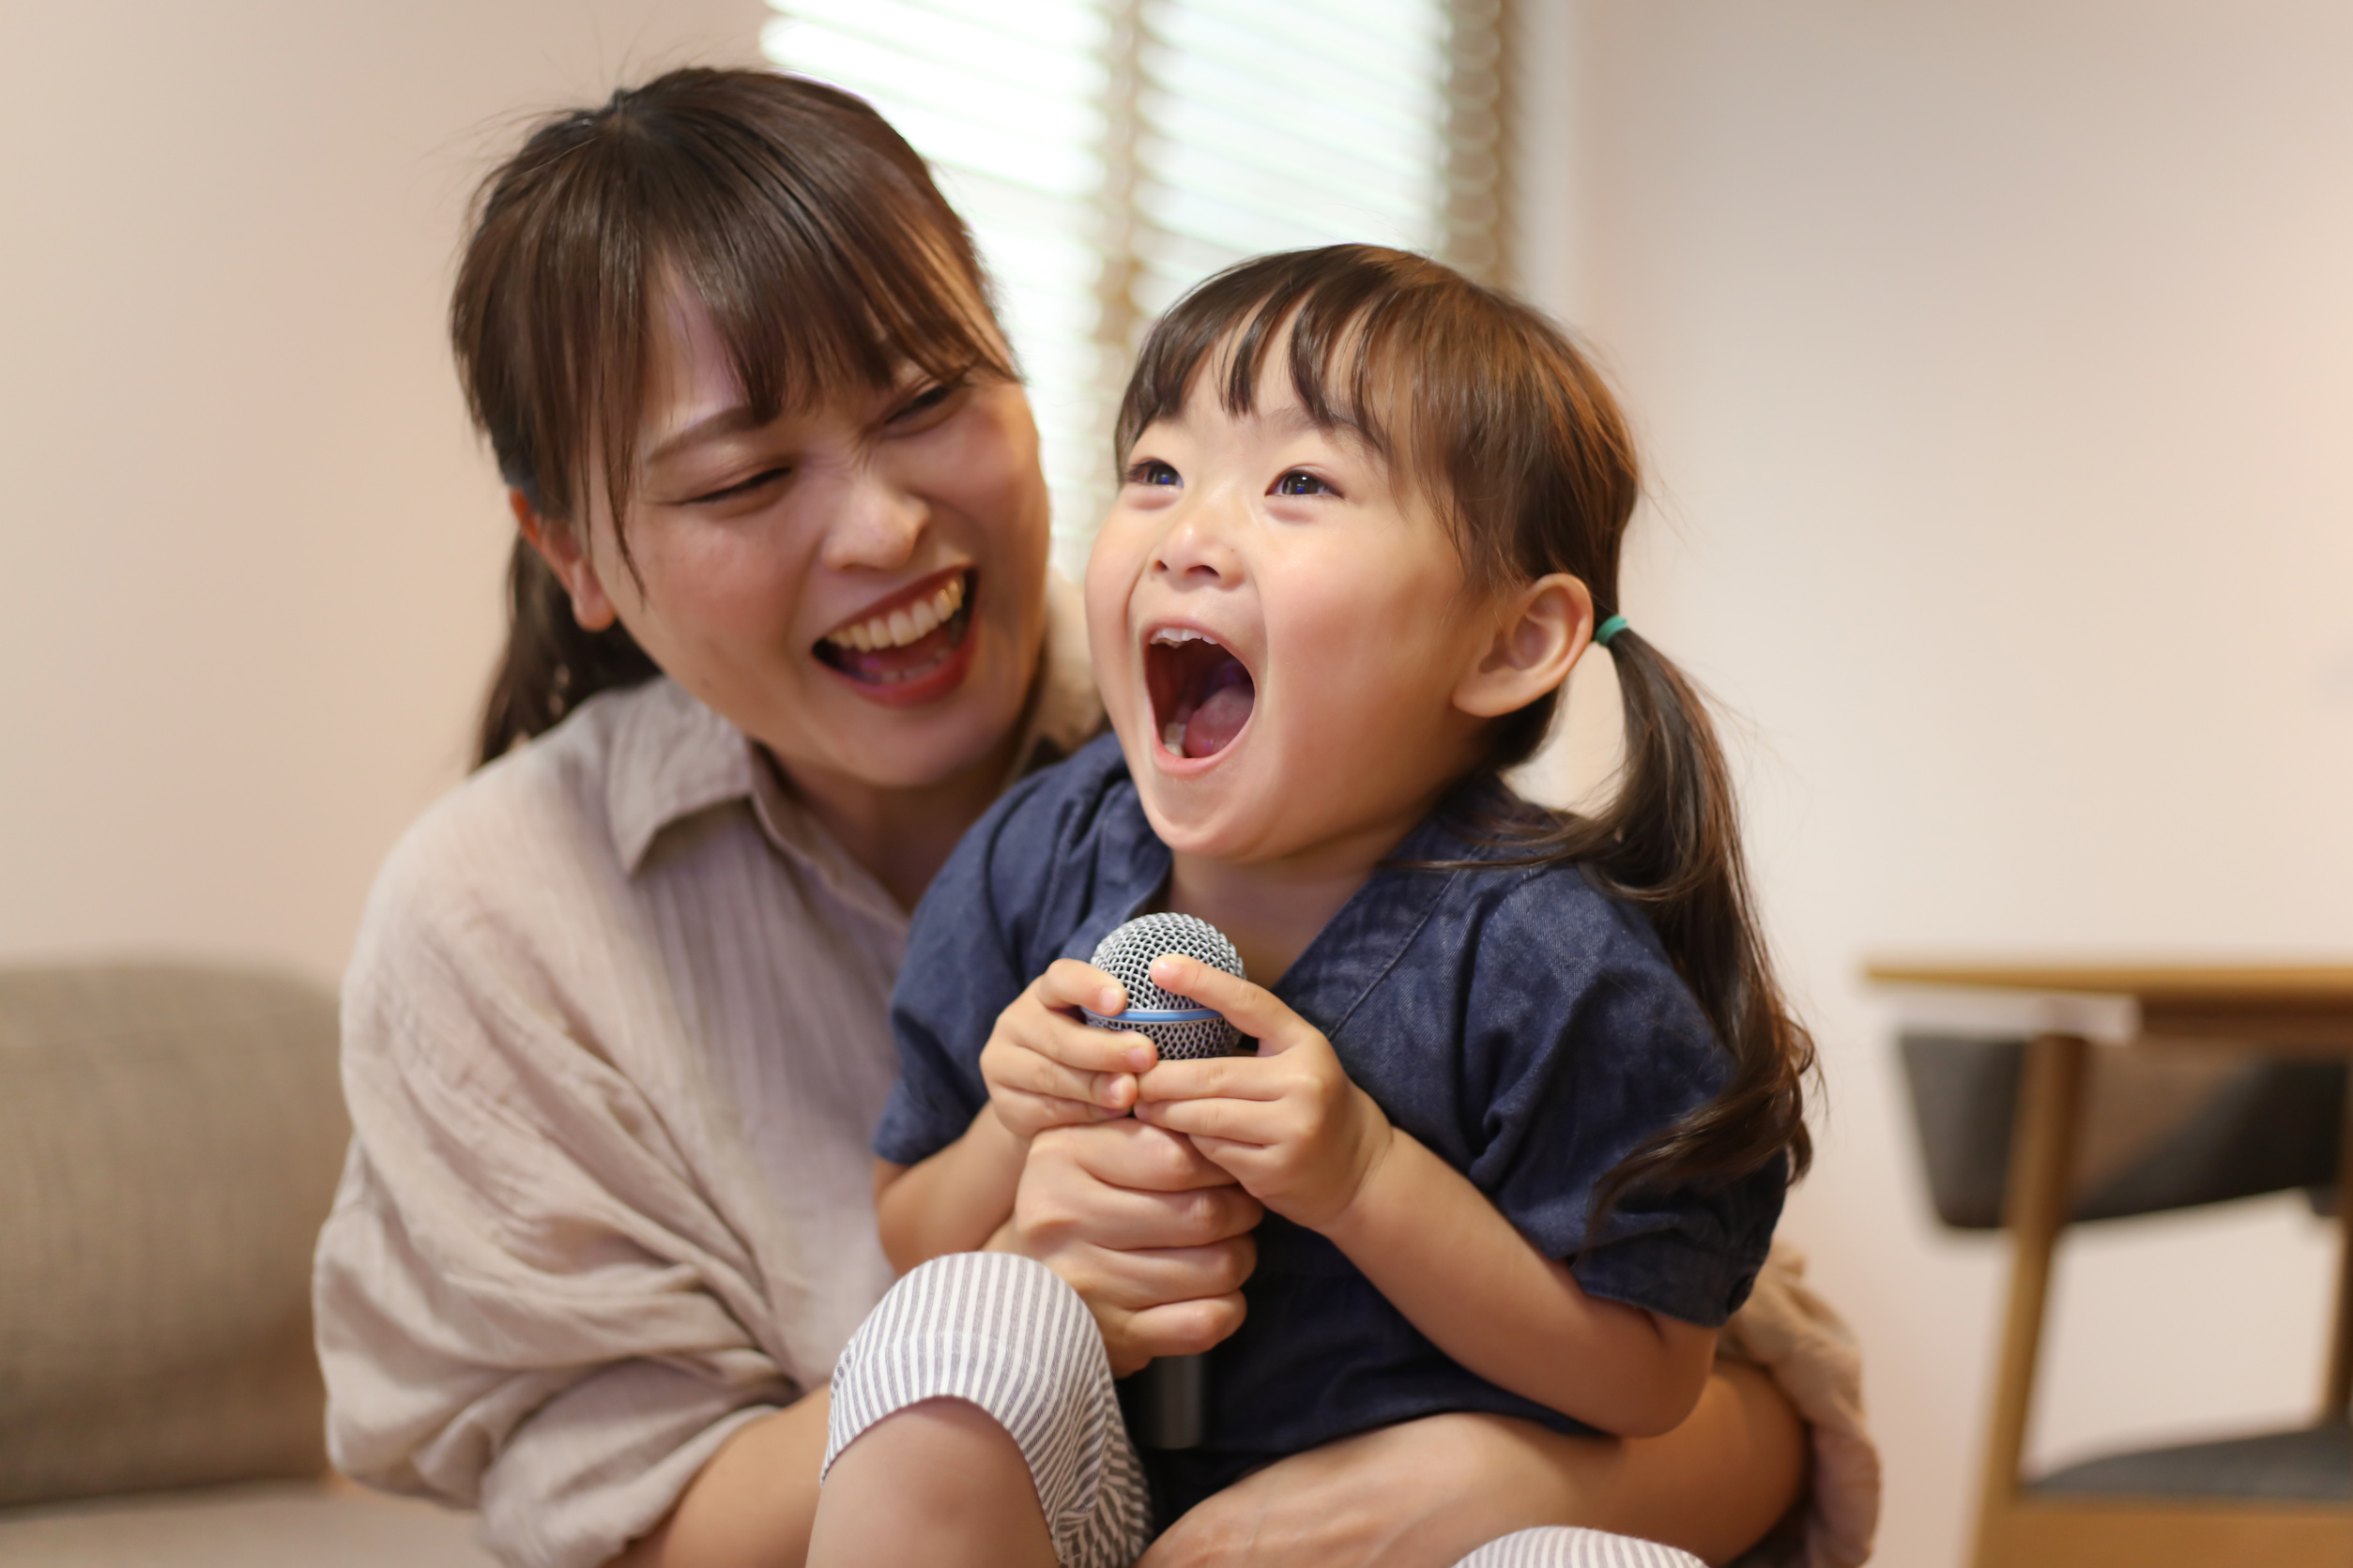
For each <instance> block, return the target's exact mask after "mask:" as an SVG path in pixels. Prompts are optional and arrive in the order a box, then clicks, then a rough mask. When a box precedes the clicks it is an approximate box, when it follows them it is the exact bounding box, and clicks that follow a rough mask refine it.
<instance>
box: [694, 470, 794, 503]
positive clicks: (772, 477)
mask: <svg viewBox="0 0 2353 1568" xmlns="http://www.w3.org/2000/svg"><path fill="white" fill-rule="evenodd" d="M791 473H792V470H791V469H790V468H789V467H787V466H784V465H782V464H779V465H777V466H775V467H772V468H763V469H761V470H760V471H759V472H758V473H756V474H754V475H753V476H751V478H749V479H745V480H737V481H736V482H735V483H733V484H729V485H722V486H721V487H720V488H719V489H717V490H712V491H707V492H705V493H704V494H703V495H692V496H689V497H688V498H687V503H686V504H687V505H688V506H693V507H705V506H716V505H718V504H720V503H721V502H725V501H739V500H741V499H742V498H743V497H745V496H747V495H755V494H756V493H757V492H759V491H761V490H764V489H766V488H767V487H768V486H770V485H772V484H774V483H776V482H777V481H778V480H783V479H786V478H787V477H789V476H790V475H791Z"/></svg>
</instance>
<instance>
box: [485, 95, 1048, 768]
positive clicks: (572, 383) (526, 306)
mask: <svg viewBox="0 0 2353 1568" xmlns="http://www.w3.org/2000/svg"><path fill="white" fill-rule="evenodd" d="M673 287H676V288H681V289H684V290H687V291H689V292H691V293H692V294H693V295H694V296H695V297H696V298H698V299H699V300H700V301H701V302H702V304H703V306H704V308H705V309H706V310H708V311H709V312H710V320H711V323H712V325H713V327H715V328H716V329H717V332H718V336H719V339H720V341H721V342H722V343H724V344H726V352H727V357H728V359H729V362H730V363H731V364H732V366H733V368H734V371H735V374H736V377H737V380H738V383H739V385H740V386H741V388H742V389H743V394H744V397H745V400H746V401H747V403H749V405H750V409H751V412H752V414H753V416H754V417H755V418H756V419H760V420H762V421H765V420H768V419H774V418H775V417H776V416H777V415H778V414H779V413H781V412H782V411H783V410H784V409H785V408H786V407H787V405H788V404H791V405H801V404H805V403H808V402H811V401H813V400H816V399H817V398H821V397H824V396H827V395H829V394H831V393H833V391H835V390H838V389H843V388H850V387H863V388H874V389H880V388H887V387H889V386H890V385H892V384H893V381H894V378H895V377H896V376H897V375H898V374H899V373H901V371H902V369H903V367H905V366H907V365H909V364H912V365H914V366H915V367H916V368H918V369H919V370H920V371H922V372H923V373H924V374H925V375H928V376H932V377H935V378H937V379H940V380H943V381H945V380H953V379H955V378H956V377H959V376H965V375H971V374H983V375H989V376H1001V377H1006V378H1010V377H1012V376H1013V374H1014V367H1013V364H1012V362H1011V359H1010V358H1009V357H1008V355H1007V353H1006V350H1005V347H1004V340H1003V338H1002V336H1001V334H1000V333H999V332H998V330H997V327H996V324H995V321H994V319H993V317H992V316H991V313H990V310H989V303H988V289H987V284H986V279H985V278H984V277H983V274H982V272H981V266H980V262H979V260H978V258H977V257H976V256H975V255H974V253H973V250H972V241H971V238H970V236H969V235H968V234H967V233H966V232H965V228H964V224H963V222H962V221H960V220H959V219H958V218H957V217H956V215H955V211H954V209H952V208H951V207H950V206H948V204H947V203H946V201H944V200H943V199H942V198H941V197H940V192H939V190H938V189H937V188H936V187H934V186H933V184H932V182H931V176H930V175H929V174H927V173H926V172H925V171H924V162H923V160H922V159H920V158H918V157H917V156H916V155H915V152H914V150H913V149H912V148H910V147H909V145H907V144H906V142H904V141H903V140H901V139H900V137H899V135H898V133H897V132H896V131H894V130H893V129H891V128H890V126H889V125H888V124H886V123H885V122H884V121H883V119H882V117H881V116H880V115H879V114H876V113H875V112H874V111H873V109H871V108H869V107H868V106H867V105H866V104H865V103H864V102H863V101H862V100H860V99H855V98H852V97H850V96H849V95H848V93H844V92H841V91H839V90H838V89H835V88H833V87H828V86H825V85H823V84H819V83H816V82H811V81H807V80H805V79H803V78H800V77H792V76H781V75H777V74H775V73H774V72H771V71H761V70H709V69H690V70H676V71H672V72H670V73H669V74H667V75H665V76H661V77H657V78H656V79H655V80H653V81H651V82H649V83H647V84H645V85H644V86H642V87H634V88H625V89H623V90H622V91H620V92H617V93H615V94H614V95H613V97H612V99H611V101H610V102H608V103H606V104H605V105H604V107H603V108H601V109H580V110H574V111H571V112H569V113H565V114H557V115H554V116H552V117H550V118H548V119H546V120H544V121H542V122H541V124H540V125H539V126H538V127H537V128H536V129H534V130H533V131H532V132H531V134H530V136H529V138H528V139H527V140H526V141H525V143H524V145H523V147H522V149H521V150H520V151H518V152H517V153H516V154H515V155H514V156H513V157H512V158H511V159H509V160H507V161H506V162H505V163H503V164H502V165H500V166H499V167H498V168H497V169H496V170H494V171H493V172H492V173H491V175H490V176H489V177H488V178H487V179H485V180H484V181H483V182H482V186H481V191H480V192H479V194H478V196H477V197H476V202H475V218H474V223H473V232H472V235H471V236H470V237H469V238H468V239H467V241H466V251H465V254H464V256H463V258H462V259H461V261H460V263H459V266H458V277H457V286H456V289H455V291H454V293H453V295H452V297H451V302H450V337H451V343H452V344H453V345H454V347H455V349H456V352H457V364H458V375H459V378H460V380H462V381H463V382H464V384H465V388H466V406H467V408H468V410H469V411H470V412H471V413H472V414H473V417H474V422H475V424H476V425H477V426H478V427H479V428H480V429H481V430H482V431H483V432H484V433H485V434H488V436H489V437H490V444H491V449H492V450H493V451H494V452H496V453H497V459H498V471H499V473H500V474H501V475H503V476H504V477H505V479H506V481H507V483H508V484H510V485H512V486H513V487H514V488H515V489H517V490H519V491H521V492H522V493H523V495H524V497H525V498H526V499H527V501H528V502H529V503H530V506H531V509H532V510H534V511H536V512H538V513H539V514H540V516H541V517H542V518H543V519H545V520H546V522H547V523H548V525H551V526H557V527H567V528H576V527H580V526H582V525H584V524H585V522H586V519H587V516H588V500H589V498H590V497H591V496H592V495H594V494H595V487H596V486H598V485H600V484H601V485H602V486H603V489H604V495H605V497H606V499H607V501H608V503H609V505H610V509H611V511H612V516H613V521H614V525H615V529H616V533H617V536H618V538H619V542H620V549H621V556H622V559H623V561H624V563H625V564H626V563H628V561H629V536H628V532H627V530H626V528H625V527H623V524H624V522H625V520H626V516H627V510H628V509H627V500H628V496H629V493H630V489H631V486H632V483H633V475H634V470H635V465H636V457H637V436H638V432H639V428H640V423H641V420H642V419H643V417H644V413H645V407H644V405H645V400H646V395H647V385H646V382H647V375H648V372H649V368H650V366H651V362H652V344H653V341H654V330H655V324H654V319H653V315H654V312H655V310H656V309H657V307H658V306H659V304H660V303H661V301H662V300H663V298H664V297H665V291H666V290H668V289H670V288H673ZM632 569H633V570H634V567H633V568H632ZM507 598H508V615H509V625H508V637H507V649H506V653H505V655H504V657H503V659H502V660H501V661H500V664H499V668H498V671H497V676H496V677H495V678H494V680H493V681H492V684H491V692H490V697H489V701H488V702H487V704H486V705H485V707H484V709H483V713H482V721H481V732H480V735H479V738H478V742H477V746H476V754H477V759H478V760H479V761H482V762H487V761H489V760H490V759H491V758H493V757H496V756H497V755H499V754H502V753H504V752H505V751H506V750H507V749H508V748H509V747H510V746H512V745H513V744H514V743H515V742H516V741H517V740H521V739H525V738H528V737H531V736H534V735H538V734H540V733H541V732H542V731H544V730H546V729H547V728H549V727H550V726H552V725H553V724H555V723H556V722H557V721H558V720H559V719H561V718H562V717H563V716H564V714H565V713H566V712H567V711H569V710H570V709H571V708H574V707H576V706H578V704H579V703H581V702H582V701H583V700H585V699H586V698H588V697H589V696H591V695H593V694H594V693H597V692H600V691H604V690H605V689H607V688H610V687H616V686H626V685H630V684H633V683H634V682H637V681H640V680H644V679H647V678H649V677H651V676H653V675H654V674H656V673H657V672H656V671H655V669H654V665H653V662H652V661H651V660H650V659H649V658H648V657H647V656H646V654H645V652H644V650H643V649H641V648H639V647H637V645H636V643H635V642H634V640H633V639H632V638H631V637H630V635H629V633H628V632H626V631H624V630H622V629H621V628H620V627H619V626H615V627H613V628H612V629H611V630H609V631H606V632H586V631H584V630H582V629H581V627H580V626H579V624H578V623H577V622H576V621H574V620H573V616H572V610H571V605H570V602H569V601H568V600H567V598H566V595H565V593H564V589H563V586H562V585H561V584H560V583H559V582H558V581H557V579H556V576H555V574H554V573H553V572H551V571H549V570H548V569H547V567H546V566H545V564H544V563H543V562H542V561H541V559H540V557H539V555H538V552H536V551H534V550H533V549H532V548H531V547H530V545H529V544H528V543H527V542H526V541H524V540H521V539H517V540H516V541H515V546H514V555H513V558H512V561H511V563H510V564H509V567H508V572H507Z"/></svg>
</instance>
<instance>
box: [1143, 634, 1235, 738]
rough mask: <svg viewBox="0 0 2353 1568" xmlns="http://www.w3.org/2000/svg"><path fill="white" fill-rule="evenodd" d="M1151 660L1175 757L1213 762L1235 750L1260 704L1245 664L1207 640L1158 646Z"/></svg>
mask: <svg viewBox="0 0 2353 1568" xmlns="http://www.w3.org/2000/svg"><path fill="white" fill-rule="evenodd" d="M1147 657H1148V658H1150V659H1151V661H1152V667H1151V672H1150V673H1151V677H1152V688H1153V699H1154V700H1153V707H1154V708H1155V709H1157V711H1158V717H1159V721H1160V744H1161V745H1162V747H1164V748H1165V749H1166V750H1167V751H1168V753H1169V754H1170V755H1171V756H1179V757H1208V756H1215V755H1216V754H1218V753H1219V752H1222V751H1224V750H1225V749H1226V748H1227V747H1228V746H1230V745H1231V744H1232V743H1233V738H1234V737H1235V736H1237V735H1240V734H1241V733H1242V726H1243V725H1245V724H1246V723H1249V722H1250V708H1251V706H1252V705H1253V704H1254V703H1255V702H1256V701H1257V700H1258V687H1257V685H1256V684H1255V683H1254V682H1253V681H1252V680H1251V679H1250V672H1249V671H1248V670H1246V669H1245V668H1244V667H1243V664H1242V661H1241V660H1239V659H1236V658H1235V657H1234V656H1233V655H1232V654H1230V653H1228V652H1227V651H1226V650H1225V649H1224V648H1222V647H1218V646H1217V645H1216V644H1215V643H1212V642H1208V641H1205V640H1204V641H1199V642H1188V643H1184V644H1182V645H1180V646H1178V647H1154V648H1153V649H1152V650H1151V651H1150V653H1149V654H1148V655H1147Z"/></svg>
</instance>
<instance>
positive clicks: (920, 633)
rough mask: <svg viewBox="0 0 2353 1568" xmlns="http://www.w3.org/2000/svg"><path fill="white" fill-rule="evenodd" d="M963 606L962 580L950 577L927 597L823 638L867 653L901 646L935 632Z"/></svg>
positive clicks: (840, 645)
mask: <svg viewBox="0 0 2353 1568" xmlns="http://www.w3.org/2000/svg"><path fill="white" fill-rule="evenodd" d="M963 608H964V579H963V578H961V577H951V578H949V579H948V581H947V583H946V584H945V585H944V586H942V587H941V588H940V591H939V592H938V593H935V594H933V595H932V596H931V597H930V598H929V599H920V600H917V601H915V602H914V603H912V604H902V605H900V606H899V607H898V608H897V609H895V610H892V611H889V612H888V613H886V614H883V615H879V616H869V617H866V618H865V619H864V620H862V621H860V622H859V623H858V624H857V625H855V626H845V627H843V628H842V629H841V630H839V631H838V632H827V633H826V634H825V640H826V641H827V642H829V643H832V644H833V646H834V647H850V648H856V649H857V650H858V651H859V652H861V653H870V652H872V651H874V650H875V649H876V648H885V647H906V646H907V645H908V644H909V643H911V642H915V641H917V640H919V639H921V638H924V637H928V636H930V635H931V634H932V633H933V632H937V631H939V630H940V626H941V625H942V624H943V623H945V622H946V621H947V620H949V619H950V618H951V617H954V616H955V613H956V612H957V611H958V610H961V609H963Z"/></svg>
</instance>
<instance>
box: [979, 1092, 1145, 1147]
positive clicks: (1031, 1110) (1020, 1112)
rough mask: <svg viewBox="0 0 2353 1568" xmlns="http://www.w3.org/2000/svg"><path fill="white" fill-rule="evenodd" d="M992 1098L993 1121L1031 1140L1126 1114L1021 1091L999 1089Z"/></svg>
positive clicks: (1089, 1104) (1060, 1097) (1090, 1104)
mask: <svg viewBox="0 0 2353 1568" xmlns="http://www.w3.org/2000/svg"><path fill="white" fill-rule="evenodd" d="M993 1098H994V1099H995V1100H996V1102H997V1107H998V1108H997V1119H999V1120H1000V1121H1002V1122H1004V1123H1005V1124H1006V1125H1007V1126H1008V1127H1012V1128H1014V1129H1015V1131H1016V1132H1018V1133H1023V1134H1026V1135H1029V1136H1032V1137H1034V1136H1035V1135H1036V1134H1039V1133H1042V1132H1044V1131H1045V1130H1046V1129H1047V1128H1048V1127H1072V1126H1077V1125H1078V1124H1079V1123H1082V1122H1089V1121H1107V1120H1109V1119H1111V1118H1113V1117H1119V1116H1125V1115H1126V1114H1127V1113H1126V1112H1125V1111H1116V1110H1111V1109H1108V1108H1107V1107H1105V1106H1102V1105H1098V1104H1092V1103H1091V1102H1089V1101H1085V1100H1071V1099H1065V1098H1063V1097H1062V1096H1061V1095H1055V1094H1031V1093H1030V1092H1028V1091H1026V1090H1023V1089H1001V1090H999V1091H998V1092H997V1094H996V1095H995V1096H993ZM1008 1102H1010V1104H1008Z"/></svg>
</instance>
